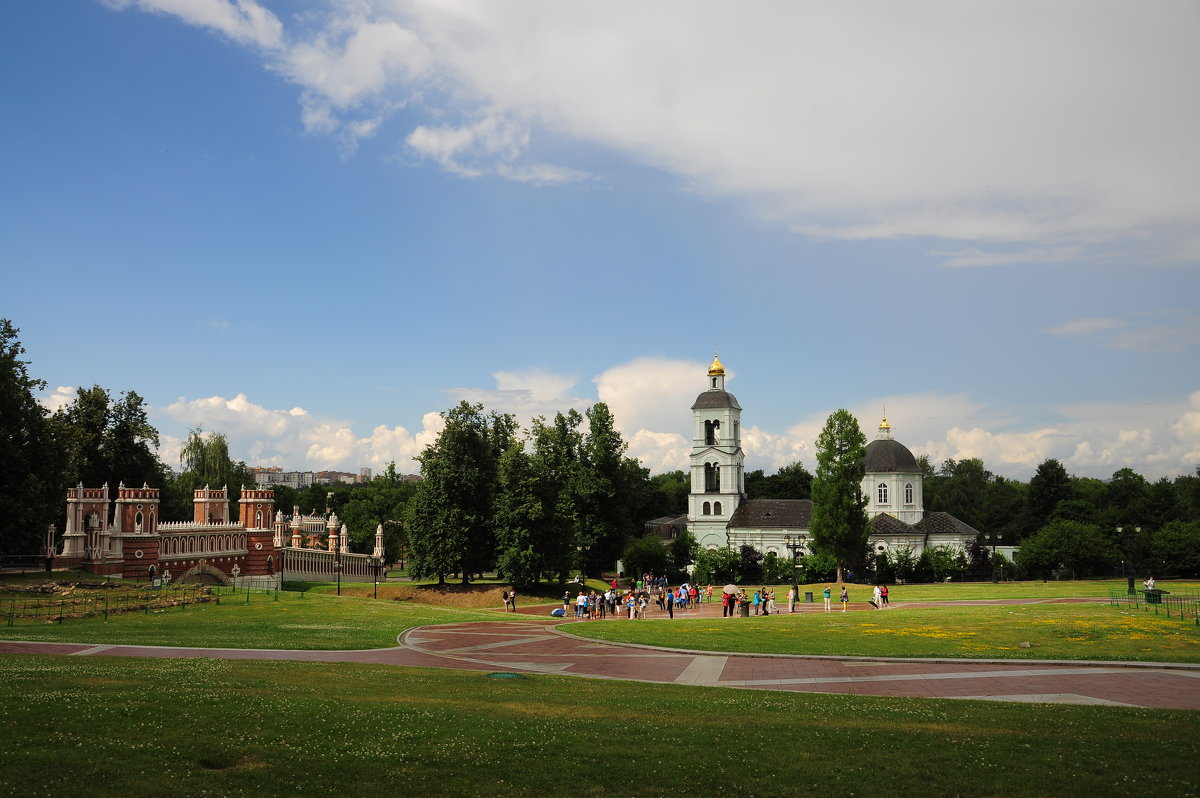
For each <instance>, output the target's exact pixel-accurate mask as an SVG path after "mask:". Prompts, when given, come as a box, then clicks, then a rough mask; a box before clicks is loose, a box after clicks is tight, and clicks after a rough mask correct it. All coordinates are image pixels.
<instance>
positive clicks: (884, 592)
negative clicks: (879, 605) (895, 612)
mask: <svg viewBox="0 0 1200 798" xmlns="http://www.w3.org/2000/svg"><path fill="white" fill-rule="evenodd" d="M879 592H880V593H881V594H882V595H883V606H885V607H886V606H888V589H887V585H884V586H883V587H882V588H881V589H880V591H879Z"/></svg>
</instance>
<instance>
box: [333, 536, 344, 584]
mask: <svg viewBox="0 0 1200 798" xmlns="http://www.w3.org/2000/svg"><path fill="white" fill-rule="evenodd" d="M333 570H335V571H337V580H338V587H337V594H338V595H339V596H340V595H342V549H341V547H340V546H339V547H338V549H337V550H336V551H335V552H334V559H333Z"/></svg>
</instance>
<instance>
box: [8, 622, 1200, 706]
mask: <svg viewBox="0 0 1200 798" xmlns="http://www.w3.org/2000/svg"><path fill="white" fill-rule="evenodd" d="M957 603H959V604H961V603H962V602H957ZM987 603H992V602H987ZM801 609H802V611H806V612H811V611H813V610H814V609H815V610H817V611H820V607H819V606H818V607H815V608H811V607H802V608H801ZM523 610H524V611H525V612H527V613H530V614H534V613H536V614H537V615H544V614H545V612H546V611H547V610H548V608H547V607H540V608H523ZM656 614H657V613H656ZM683 614H685V615H686V616H687V617H704V616H706V615H718V616H719V615H720V606H719V605H717V606H716V607H711V606H710V607H703V608H701V609H700V610H698V611H692V612H687V613H683ZM625 622H628V621H625ZM730 622H731V623H736V622H739V621H737V620H736V619H735V620H733V621H730ZM564 623H566V622H564ZM564 623H559V624H547V623H545V622H542V621H538V622H532V621H530V622H522V621H515V620H514V621H507V620H506V621H494V622H492V621H482V622H474V623H464V624H449V625H442V626H423V627H418V628H415V629H410V630H408V631H407V632H406V633H405V634H403V635H401V637H400V644H401V645H400V646H399V647H397V648H387V649H378V650H373V651H275V650H262V649H260V650H255V649H212V648H173V647H160V646H121V645H94V644H80V643H23V642H9V641H0V654H3V653H22V654H67V655H74V656H110V657H113V656H116V657H210V658H217V659H266V660H303V661H320V662H368V663H376V664H389V665H411V666H420V667H437V668H457V669H468V670H483V671H517V672H534V673H556V674H564V675H572V676H582V677H590V678H604V679H635V680H639V681H647V682H662V683H676V684H693V685H710V686H720V687H738V688H743V689H759V690H792V691H797V692H819V693H843V694H851V695H884V696H916V697H921V696H924V697H941V698H980V699H991V700H998V701H1030V702H1049V703H1082V704H1113V705H1123V706H1140V707H1159V708H1171V709H1195V710H1200V666H1196V665H1173V664H1153V663H1141V664H1134V663H1081V662H1054V661H1032V662H1014V661H1011V660H1005V661H985V660H948V659H942V660H902V659H875V658H866V657H806V656H782V655H776V656H772V655H760V654H754V655H749V654H717V653H707V652H690V651H673V650H666V649H658V648H650V647H645V646H630V645H621V644H613V643H602V642H597V641H592V640H585V639H581V638H576V637H574V636H571V635H568V634H563V633H562V632H560V627H562V626H564ZM566 625H569V623H566Z"/></svg>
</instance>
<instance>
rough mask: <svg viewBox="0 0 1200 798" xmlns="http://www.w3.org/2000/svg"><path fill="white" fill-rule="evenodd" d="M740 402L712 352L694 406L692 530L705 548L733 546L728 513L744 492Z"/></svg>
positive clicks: (689, 512)
mask: <svg viewBox="0 0 1200 798" xmlns="http://www.w3.org/2000/svg"><path fill="white" fill-rule="evenodd" d="M741 427H742V407H741V405H739V404H738V402H737V399H736V398H735V397H734V395H733V394H731V393H729V392H728V391H726V390H725V366H723V365H722V364H721V360H720V358H718V357H715V356H714V357H713V362H712V365H711V366H709V367H708V383H707V386H706V389H705V391H704V392H703V393H701V394H700V395H699V396H698V397H696V401H695V403H694V404H693V405H692V456H691V478H692V479H691V481H692V485H691V491H690V493H689V495H688V529H690V530H691V532H692V535H693V536H694V537H695V538H696V542H697V543H699V544H700V545H701V546H703V547H704V548H711V547H715V548H725V547H726V546H728V545H729V537H728V532H729V518H730V516H732V515H733V511H734V510H736V509H737V508H738V505H739V504H741V502H742V499H743V497H744V495H745V492H746V477H745V467H744V461H745V454H744V453H743V452H742V429H741Z"/></svg>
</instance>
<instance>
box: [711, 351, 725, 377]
mask: <svg viewBox="0 0 1200 798" xmlns="http://www.w3.org/2000/svg"><path fill="white" fill-rule="evenodd" d="M708 376H710V377H724V376H725V367H724V366H722V365H721V359H720V358H718V357H717V356H716V355H713V362H712V365H711V366H709V367H708Z"/></svg>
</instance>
